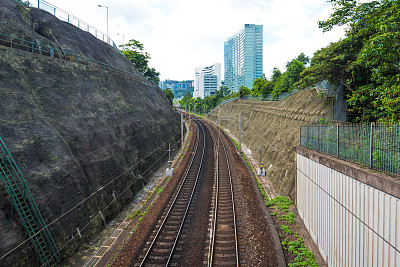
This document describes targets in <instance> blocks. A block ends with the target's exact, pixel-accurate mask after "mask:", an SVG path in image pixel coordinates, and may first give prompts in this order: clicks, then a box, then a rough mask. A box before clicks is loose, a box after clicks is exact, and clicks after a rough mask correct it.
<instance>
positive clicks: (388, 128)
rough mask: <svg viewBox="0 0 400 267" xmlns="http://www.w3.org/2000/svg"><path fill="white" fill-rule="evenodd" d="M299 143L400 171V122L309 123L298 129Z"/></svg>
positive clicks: (385, 170) (364, 162)
mask: <svg viewBox="0 0 400 267" xmlns="http://www.w3.org/2000/svg"><path fill="white" fill-rule="evenodd" d="M300 145H301V146H302V147H306V148H309V149H312V150H315V151H319V152H323V153H326V154H330V155H333V156H336V157H338V158H341V159H344V160H348V161H351V162H355V163H358V164H361V165H363V166H366V167H369V168H371V169H375V170H379V171H383V172H387V173H392V174H396V175H400V125H379V124H377V125H375V124H370V125H365V124H348V125H339V124H337V125H310V126H302V127H301V129H300Z"/></svg>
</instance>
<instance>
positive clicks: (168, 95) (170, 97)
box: [163, 88, 174, 104]
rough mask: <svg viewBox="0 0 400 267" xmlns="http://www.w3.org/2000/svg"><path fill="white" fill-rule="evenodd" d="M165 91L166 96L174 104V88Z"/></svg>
mask: <svg viewBox="0 0 400 267" xmlns="http://www.w3.org/2000/svg"><path fill="white" fill-rule="evenodd" d="M163 92H164V94H165V96H166V97H167V98H168V100H169V101H170V102H171V104H172V101H173V100H174V93H173V92H172V90H171V89H169V88H167V89H165V90H164V91H163Z"/></svg>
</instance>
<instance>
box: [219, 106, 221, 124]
mask: <svg viewBox="0 0 400 267" xmlns="http://www.w3.org/2000/svg"><path fill="white" fill-rule="evenodd" d="M218 126H219V127H221V107H218Z"/></svg>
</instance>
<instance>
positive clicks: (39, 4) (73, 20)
mask: <svg viewBox="0 0 400 267" xmlns="http://www.w3.org/2000/svg"><path fill="white" fill-rule="evenodd" d="M27 2H29V6H32V7H36V8H39V9H41V10H44V11H47V12H49V13H50V14H52V15H54V16H55V17H56V18H58V19H60V20H62V21H65V22H68V23H70V24H72V25H74V26H75V27H77V28H79V29H81V30H83V31H86V32H89V33H91V34H92V35H93V36H95V37H96V38H97V39H99V40H101V41H103V42H105V43H107V44H109V45H111V46H112V47H114V48H115V49H116V50H118V52H119V53H122V52H121V51H120V50H119V49H118V47H117V45H116V44H115V43H114V41H113V40H112V39H111V38H110V36H108V35H107V34H105V33H103V32H102V31H99V30H98V29H96V28H95V27H93V26H91V25H89V24H88V23H86V22H84V21H82V20H80V19H79V18H77V17H75V16H74V15H71V14H70V13H68V12H66V11H64V10H62V9H60V8H58V7H56V6H55V5H52V4H50V3H48V2H46V1H43V0H37V1H35V0H28V1H27Z"/></svg>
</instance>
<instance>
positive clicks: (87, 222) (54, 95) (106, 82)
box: [0, 0, 180, 266]
mask: <svg viewBox="0 0 400 267" xmlns="http://www.w3.org/2000/svg"><path fill="white" fill-rule="evenodd" d="M21 10H23V12H21ZM25 11H26V12H30V14H31V16H28V17H30V18H31V19H32V21H36V22H35V23H34V25H33V26H34V27H31V26H32V25H29V23H26V21H25V20H26V19H25V20H23V19H22V17H23V16H24V14H25V13H24V12H25ZM41 18H43V21H42V22H43V23H45V22H46V23H48V24H43V25H47V26H46V27H49V28H50V29H53V30H51V31H52V32H54V33H57V34H59V36H57V39H58V41H59V43H60V45H61V46H64V47H68V49H71V50H74V51H75V52H78V53H81V54H82V55H85V56H88V57H93V58H95V59H97V60H99V61H103V62H106V63H108V64H110V65H113V66H117V67H119V68H122V69H125V70H127V71H132V72H136V73H137V70H136V69H135V68H134V67H133V65H132V64H131V63H130V62H129V61H128V60H126V58H125V57H123V56H122V55H120V54H119V53H118V52H117V51H115V49H114V48H112V47H111V46H109V45H108V44H106V43H102V42H101V41H99V40H98V39H96V38H95V37H93V36H91V35H90V34H88V33H85V32H83V31H81V30H79V29H76V28H75V27H73V26H71V25H69V24H67V23H64V22H61V21H58V20H57V19H56V18H54V17H53V16H51V15H50V14H48V13H46V12H43V11H40V10H36V9H29V10H28V9H26V8H25V7H22V6H18V5H17V4H15V2H14V1H11V0H10V1H6V0H0V32H2V33H7V34H13V36H17V35H18V34H23V35H24V36H21V37H22V38H28V37H32V38H34V39H38V40H39V39H40V40H41V42H42V43H45V42H51V41H50V40H48V39H46V38H45V37H44V36H42V35H40V34H38V33H37V32H36V31H35V29H39V28H40V27H42V26H43V25H42V24H41V23H42V22H41ZM28 22H29V21H28ZM35 25H36V26H37V25H42V26H40V27H39V28H36V26H35ZM64 38H65V39H64ZM64 40H65V42H64ZM96 57H97V58H96ZM0 99H1V101H0V110H1V113H0V136H1V137H2V138H3V140H4V142H5V144H6V145H7V146H8V148H9V150H10V152H11V154H12V155H13V157H14V159H15V160H16V162H17V164H18V166H19V167H20V169H21V171H22V173H23V175H24V176H25V178H26V180H27V184H28V186H29V187H30V190H31V192H32V195H33V197H34V198H35V200H36V203H37V205H38V207H39V210H40V211H41V213H42V215H43V218H44V220H45V222H46V223H50V222H53V221H54V220H56V221H55V223H54V224H52V225H51V227H50V231H51V233H52V235H53V237H54V239H55V241H56V243H57V245H58V246H59V247H62V246H63V245H64V244H66V243H67V242H68V245H67V246H66V247H64V248H63V250H62V251H61V255H62V257H64V258H65V257H68V256H70V255H71V254H73V253H74V251H75V250H76V249H77V247H78V246H79V245H80V244H82V243H84V242H85V243H86V242H89V240H90V237H91V236H92V235H93V234H95V233H96V232H97V231H98V230H99V229H100V228H101V227H103V226H104V222H103V219H102V216H103V217H104V219H105V220H106V222H109V221H110V218H112V217H113V216H114V215H115V214H117V213H118V212H119V211H120V210H121V209H122V208H123V207H124V205H125V204H126V203H128V202H129V201H131V200H132V199H133V197H134V195H135V193H136V192H137V191H138V190H139V189H140V188H141V187H142V186H143V184H144V183H146V179H147V178H148V177H149V176H150V175H151V172H152V171H154V170H156V169H157V168H158V167H159V166H160V164H161V163H162V161H163V160H167V158H166V157H165V149H167V147H168V142H171V144H174V143H175V142H177V141H179V138H180V117H179V114H178V113H177V112H176V111H175V110H174V109H173V108H172V106H171V104H170V102H169V100H168V99H167V98H166V97H165V95H164V94H163V92H162V91H161V90H160V88H159V87H158V86H157V85H155V84H153V83H151V82H148V81H146V80H145V79H144V78H141V77H135V78H134V79H132V78H128V77H127V76H124V75H119V74H115V73H110V72H107V71H103V70H101V69H97V68H92V67H88V66H84V65H78V64H75V63H70V62H64V61H62V60H58V59H55V58H49V57H45V56H40V55H32V54H29V53H26V52H20V51H18V50H15V49H14V50H11V49H10V48H4V47H0ZM163 155H164V156H163ZM160 157H163V158H162V160H160V161H158V160H159V159H160ZM142 173H145V176H144V177H143V176H142V175H141V174H142ZM115 199H117V201H114V202H113V200H115ZM81 201H82V203H81ZM79 203H81V204H79ZM78 204H79V205H78ZM71 208H74V209H72V210H70V209H71ZM99 211H101V212H102V214H101V215H102V216H100V215H99ZM63 214H66V215H65V216H63V217H61V218H59V217H60V216H62V215H63ZM77 228H78V229H80V231H81V234H82V235H83V236H82V238H80V237H79V235H77ZM72 237H74V238H72ZM26 238H27V237H26V236H25V233H24V229H23V227H22V224H21V222H20V221H19V219H18V217H17V215H16V212H15V210H13V209H12V208H11V205H10V199H9V197H8V195H7V194H6V191H5V190H4V187H3V186H2V185H0V256H2V255H4V254H5V253H7V252H8V251H10V250H11V249H13V248H14V247H15V246H17V245H18V244H20V243H21V242H22V241H24V240H25V239H26ZM37 265H38V263H37V260H36V255H35V252H34V251H33V248H32V247H31V244H30V242H27V243H25V244H24V245H23V246H21V247H19V248H18V249H16V250H15V251H13V252H12V253H11V254H10V255H8V256H7V257H4V258H3V259H0V266H37Z"/></svg>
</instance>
